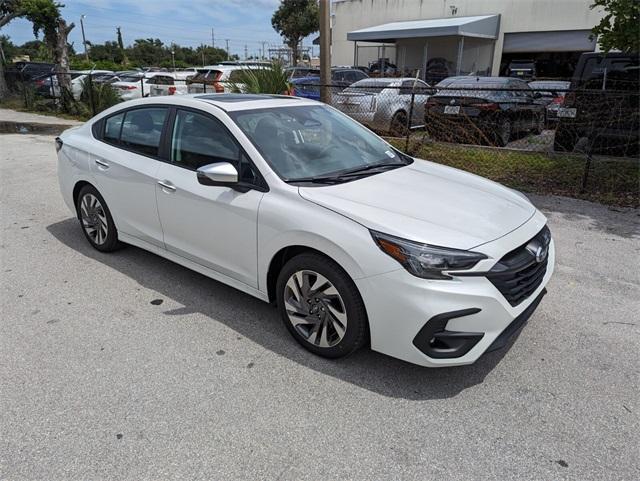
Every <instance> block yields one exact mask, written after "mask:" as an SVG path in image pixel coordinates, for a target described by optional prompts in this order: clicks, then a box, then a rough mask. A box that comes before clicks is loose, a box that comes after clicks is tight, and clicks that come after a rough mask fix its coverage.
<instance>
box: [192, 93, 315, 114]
mask: <svg viewBox="0 0 640 481" xmlns="http://www.w3.org/2000/svg"><path fill="white" fill-rule="evenodd" d="M183 97H186V96H184V95H183V96H181V97H180V98H183ZM193 98H194V99H196V100H200V101H203V102H207V103H210V104H212V105H215V106H216V107H218V108H220V109H222V110H224V111H225V112H232V111H239V110H253V109H264V108H270V107H271V108H272V107H293V106H297V105H317V104H318V102H315V101H313V100H308V99H303V98H300V97H292V96H289V95H270V94H196V95H194V96H193Z"/></svg>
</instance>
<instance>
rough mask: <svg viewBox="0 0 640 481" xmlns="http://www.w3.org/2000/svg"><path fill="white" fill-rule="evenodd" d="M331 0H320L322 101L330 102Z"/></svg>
mask: <svg viewBox="0 0 640 481" xmlns="http://www.w3.org/2000/svg"><path fill="white" fill-rule="evenodd" d="M330 11H331V0H320V85H321V86H320V101H321V102H325V103H329V102H330V100H331V99H330V96H331V91H330V89H329V87H328V85H329V83H330V82H331V12H330Z"/></svg>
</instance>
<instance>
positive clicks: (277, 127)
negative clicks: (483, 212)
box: [229, 105, 410, 182]
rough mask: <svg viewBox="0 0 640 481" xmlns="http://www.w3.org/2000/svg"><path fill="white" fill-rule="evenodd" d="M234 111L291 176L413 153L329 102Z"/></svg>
mask: <svg viewBox="0 0 640 481" xmlns="http://www.w3.org/2000/svg"><path fill="white" fill-rule="evenodd" d="M229 115H230V116H231V117H232V119H233V120H234V121H235V122H236V124H238V126H239V127H240V129H242V131H243V132H244V133H245V134H246V135H247V137H248V138H249V139H250V140H251V142H252V143H253V145H254V146H255V147H256V148H257V149H258V151H260V153H261V154H262V156H263V157H264V158H265V160H266V161H267V162H268V163H269V165H270V166H271V168H272V169H273V170H274V171H275V172H276V173H277V174H278V175H279V176H280V177H282V178H283V179H284V180H286V181H291V182H295V181H304V180H309V179H315V178H322V177H325V178H326V177H332V176H333V177H338V176H340V175H343V174H346V173H350V172H353V171H359V170H361V169H368V170H367V172H370V173H375V172H372V170H374V169H373V168H375V167H376V166H378V165H379V166H380V167H381V168H382V167H383V166H389V164H392V165H391V166H394V165H397V166H400V165H405V164H406V163H408V162H410V159H409V158H407V157H406V156H404V155H403V154H400V153H399V152H397V151H395V150H394V149H393V148H392V147H390V146H389V145H388V144H387V143H385V142H384V141H383V140H382V139H381V138H380V137H378V136H377V135H375V134H374V133H372V132H370V131H369V130H367V129H365V128H364V127H362V126H361V125H360V124H358V123H357V122H355V121H353V120H351V119H350V118H349V117H347V116H345V115H343V114H341V113H340V112H337V111H335V110H334V109H332V108H329V107H325V106H323V105H301V106H295V107H276V108H267V109H256V110H241V111H237V112H230V113H229Z"/></svg>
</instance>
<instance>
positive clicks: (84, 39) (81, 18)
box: [80, 15, 89, 60]
mask: <svg viewBox="0 0 640 481" xmlns="http://www.w3.org/2000/svg"><path fill="white" fill-rule="evenodd" d="M85 18H86V15H80V30H82V45H83V46H84V59H85V60H89V51H88V50H87V39H86V37H85V36H84V19H85Z"/></svg>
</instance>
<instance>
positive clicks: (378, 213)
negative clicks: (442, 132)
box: [299, 159, 536, 249]
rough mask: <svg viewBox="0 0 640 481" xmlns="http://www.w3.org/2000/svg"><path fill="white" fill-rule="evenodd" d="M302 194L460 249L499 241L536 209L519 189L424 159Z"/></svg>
mask: <svg viewBox="0 0 640 481" xmlns="http://www.w3.org/2000/svg"><path fill="white" fill-rule="evenodd" d="M299 193H300V196H302V197H303V198H304V199H306V200H308V201H311V202H314V203H316V204H318V205H321V206H323V207H326V208H327V209H331V210H333V211H335V212H337V213H339V214H341V215H344V216H346V217H348V218H350V219H352V220H354V221H356V222H358V223H360V224H362V225H364V226H365V227H367V228H369V229H373V230H377V231H380V232H384V233H387V234H392V235H395V236H398V237H403V238H405V239H410V240H415V241H418V242H424V243H427V244H432V245H437V246H444V247H452V248H456V249H472V248H474V247H477V246H479V245H481V244H485V243H487V242H490V241H492V240H495V239H498V238H500V237H502V236H504V235H506V234H508V233H509V232H511V231H513V230H515V229H517V228H518V227H520V226H521V225H522V224H524V223H525V222H527V220H529V219H530V218H531V217H532V216H533V215H534V213H535V212H536V209H535V207H534V206H533V205H532V204H531V203H530V202H529V201H528V200H527V199H526V198H525V197H523V196H521V195H520V194H518V193H516V192H515V191H514V190H511V189H509V188H507V187H503V186H501V185H500V184H497V183H495V182H492V181H490V180H487V179H484V178H482V177H478V176H476V175H473V174H469V173H467V172H463V171H461V170H457V169H453V168H451V167H446V166H443V165H439V164H435V163H432V162H427V161H423V160H419V159H416V160H415V161H414V162H413V163H412V164H411V165H408V166H406V167H401V168H398V169H394V170H390V171H387V172H383V173H381V174H376V175H371V176H369V177H365V178H362V179H359V180H355V181H352V182H347V183H343V184H337V185H327V186H321V187H320V186H314V187H311V186H309V187H306V186H305V187H300V188H299Z"/></svg>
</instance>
